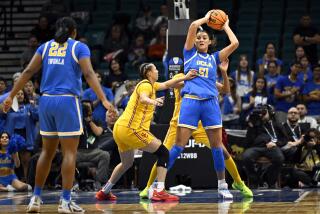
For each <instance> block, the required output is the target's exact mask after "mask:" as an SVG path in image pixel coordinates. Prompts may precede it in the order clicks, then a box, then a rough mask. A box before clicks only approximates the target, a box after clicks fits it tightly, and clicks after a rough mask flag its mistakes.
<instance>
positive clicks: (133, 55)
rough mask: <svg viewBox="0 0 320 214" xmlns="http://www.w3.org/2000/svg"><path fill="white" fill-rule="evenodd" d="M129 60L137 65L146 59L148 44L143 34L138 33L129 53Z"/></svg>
mask: <svg viewBox="0 0 320 214" xmlns="http://www.w3.org/2000/svg"><path fill="white" fill-rule="evenodd" d="M128 60H129V62H130V63H131V65H133V66H135V67H137V66H138V65H140V64H142V63H143V62H144V61H146V46H145V43H144V36H143V34H138V35H137V36H136V38H135V39H134V43H133V44H132V46H131V48H130V50H129V53H128Z"/></svg>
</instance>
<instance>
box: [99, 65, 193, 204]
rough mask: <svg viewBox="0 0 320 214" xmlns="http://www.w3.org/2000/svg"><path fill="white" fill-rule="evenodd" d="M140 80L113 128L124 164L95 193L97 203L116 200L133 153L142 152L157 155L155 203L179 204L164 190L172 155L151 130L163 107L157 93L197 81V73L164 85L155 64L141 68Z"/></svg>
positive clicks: (131, 161) (131, 162)
mask: <svg viewBox="0 0 320 214" xmlns="http://www.w3.org/2000/svg"><path fill="white" fill-rule="evenodd" d="M139 72H140V77H141V79H142V81H140V82H139V83H138V84H137V86H136V88H135V89H134V92H133V93H132V95H131V97H130V100H129V102H128V105H127V107H126V109H125V111H124V112H123V114H122V115H121V116H120V118H119V119H118V120H117V122H116V124H115V125H114V128H113V137H114V140H115V141H116V143H117V145H118V150H119V154H120V159H121V163H119V164H118V165H117V166H116V167H115V169H114V170H113V172H112V175H111V177H110V179H109V181H108V182H107V183H106V184H105V186H104V187H103V188H102V189H101V190H100V191H99V192H97V193H96V199H97V200H116V196H115V195H113V194H112V193H111V191H110V190H111V188H112V187H113V186H114V184H115V183H116V182H117V181H118V180H119V178H120V177H121V176H122V175H123V174H124V173H125V172H126V171H127V170H128V169H129V168H130V167H131V166H132V164H133V161H134V150H135V149H141V150H143V151H146V152H150V153H153V154H155V155H156V156H157V158H158V161H157V179H158V182H159V185H158V188H157V189H156V190H155V191H154V193H153V196H152V200H154V201H178V200H179V198H178V197H177V196H174V195H170V194H168V193H167V192H166V191H165V189H164V188H165V185H164V181H165V178H166V173H167V165H168V160H169V152H168V150H167V148H166V147H165V146H164V145H162V144H161V142H160V140H159V139H157V138H156V137H154V136H153V135H152V134H151V133H150V131H149V129H150V123H151V119H152V116H153V112H154V108H155V106H162V105H163V98H156V92H157V91H161V90H165V89H167V88H169V87H174V86H175V85H176V84H177V83H179V82H182V81H185V80H189V79H191V78H194V77H195V75H196V72H195V71H194V70H191V71H189V72H188V73H187V74H186V76H184V77H180V78H176V79H171V80H168V81H166V82H163V83H159V82H156V81H157V80H158V70H157V68H156V67H155V65H154V64H152V63H144V64H142V65H141V66H140V70H139Z"/></svg>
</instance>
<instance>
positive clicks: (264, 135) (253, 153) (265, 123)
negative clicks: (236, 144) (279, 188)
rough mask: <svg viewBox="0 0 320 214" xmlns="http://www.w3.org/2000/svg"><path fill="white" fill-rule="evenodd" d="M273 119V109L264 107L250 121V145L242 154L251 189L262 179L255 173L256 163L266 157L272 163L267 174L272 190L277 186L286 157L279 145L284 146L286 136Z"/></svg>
mask: <svg viewBox="0 0 320 214" xmlns="http://www.w3.org/2000/svg"><path fill="white" fill-rule="evenodd" d="M273 117H274V112H273V110H272V108H271V107H270V106H262V107H258V108H256V110H255V111H254V114H252V115H251V116H250V119H249V123H248V128H247V135H246V138H247V141H248V145H247V146H246V147H247V149H246V150H245V151H244V153H243V154H242V160H243V163H244V167H245V169H246V172H247V176H248V178H249V183H250V186H251V188H257V186H258V185H259V181H260V179H261V177H260V176H259V175H258V174H257V172H256V171H255V163H256V161H257V160H258V159H259V158H260V157H266V158H268V159H269V160H270V161H271V165H270V166H269V168H268V169H267V172H266V173H265V175H266V176H267V183H268V185H269V187H270V188H272V187H274V186H275V183H276V180H277V178H278V176H279V174H280V170H281V167H282V163H283V161H284V157H283V154H282V152H281V149H280V148H279V146H278V145H282V144H283V140H284V139H285V135H284V133H283V130H282V128H281V127H280V126H279V125H278V124H277V123H276V122H275V121H274V118H273Z"/></svg>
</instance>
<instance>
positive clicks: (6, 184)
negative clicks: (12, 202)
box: [0, 132, 32, 191]
mask: <svg viewBox="0 0 320 214" xmlns="http://www.w3.org/2000/svg"><path fill="white" fill-rule="evenodd" d="M10 140H11V139H10V135H9V133H7V132H2V133H1V134H0V163H1V165H0V170H1V173H0V191H28V190H29V191H31V190H32V188H31V186H30V185H28V184H26V183H23V182H21V181H20V180H19V179H18V178H17V176H16V174H15V173H14V168H15V167H19V166H20V159H19V155H18V152H17V151H15V149H13V148H12V145H11V148H10V145H9V144H15V143H14V142H12V141H11V142H10ZM15 146H16V145H15Z"/></svg>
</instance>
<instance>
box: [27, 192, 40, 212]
mask: <svg viewBox="0 0 320 214" xmlns="http://www.w3.org/2000/svg"><path fill="white" fill-rule="evenodd" d="M41 204H42V201H41V198H40V197H39V196H35V195H34V196H32V197H31V199H30V202H29V205H28V207H27V213H39V212H40V206H41Z"/></svg>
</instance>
